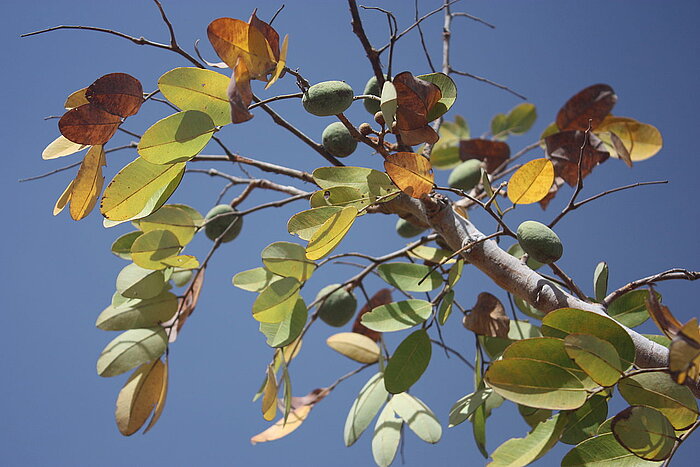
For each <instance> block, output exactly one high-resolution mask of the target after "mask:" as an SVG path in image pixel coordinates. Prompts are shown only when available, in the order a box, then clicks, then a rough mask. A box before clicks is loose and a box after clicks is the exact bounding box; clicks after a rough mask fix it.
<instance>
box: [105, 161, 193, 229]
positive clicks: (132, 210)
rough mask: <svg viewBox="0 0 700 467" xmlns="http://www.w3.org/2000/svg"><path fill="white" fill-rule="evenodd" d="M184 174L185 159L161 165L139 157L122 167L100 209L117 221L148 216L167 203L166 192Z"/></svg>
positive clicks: (110, 185)
mask: <svg viewBox="0 0 700 467" xmlns="http://www.w3.org/2000/svg"><path fill="white" fill-rule="evenodd" d="M184 173H185V163H184V162H183V163H178V164H172V165H157V164H151V163H150V162H148V161H146V160H145V159H143V158H141V157H139V158H137V159H136V160H134V161H133V162H131V163H130V164H129V165H127V166H126V167H124V168H123V169H122V170H120V171H119V173H118V174H117V175H115V177H114V179H112V181H111V182H110V183H109V185H108V186H107V188H105V192H104V195H103V197H102V204H101V206H100V211H101V212H102V215H103V216H105V217H106V218H107V219H110V220H114V221H124V220H129V219H132V218H135V217H137V216H139V217H145V216H147V215H149V214H151V213H152V212H153V211H155V210H156V209H158V208H159V207H160V206H162V205H163V204H165V201H167V197H165V196H164V195H165V194H168V196H169V193H167V192H168V191H170V193H172V191H171V190H170V189H171V188H172V190H174V189H175V188H176V187H177V185H178V184H179V183H180V180H181V179H182V176H183V174H184ZM173 185H174V188H173ZM163 198H165V199H163ZM144 211H149V212H144Z"/></svg>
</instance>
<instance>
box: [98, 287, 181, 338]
mask: <svg viewBox="0 0 700 467" xmlns="http://www.w3.org/2000/svg"><path fill="white" fill-rule="evenodd" d="M175 312H177V297H176V296H175V294H173V293H171V292H167V291H165V292H163V293H161V294H160V295H158V296H155V297H153V298H148V299H144V300H141V299H127V298H123V297H122V300H121V303H119V304H118V305H114V304H112V305H111V306H108V307H107V308H105V309H104V310H103V311H102V313H100V315H99V316H98V317H97V322H96V323H95V326H97V327H98V328H100V329H103V330H105V331H122V330H126V329H134V328H146V327H151V326H156V325H158V324H160V323H164V322H166V321H168V320H169V319H170V318H172V317H173V315H175Z"/></svg>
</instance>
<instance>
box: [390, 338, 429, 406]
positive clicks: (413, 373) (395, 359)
mask: <svg viewBox="0 0 700 467" xmlns="http://www.w3.org/2000/svg"><path fill="white" fill-rule="evenodd" d="M431 352H432V344H431V342H430V337H428V333H427V331H426V330H425V329H419V330H418V331H415V332H413V333H412V334H410V335H409V336H408V337H406V338H405V339H404V340H403V341H402V342H401V343H400V344H399V346H398V347H397V348H396V351H395V352H394V355H392V357H391V360H389V364H388V365H387V366H386V370H385V371H384V385H385V387H386V390H387V391H389V392H390V393H391V394H399V393H401V392H404V391H407V390H408V388H410V387H411V386H413V384H414V383H415V382H416V381H418V380H419V379H420V377H421V376H422V375H423V373H424V372H425V370H426V368H428V364H429V363H430V355H431Z"/></svg>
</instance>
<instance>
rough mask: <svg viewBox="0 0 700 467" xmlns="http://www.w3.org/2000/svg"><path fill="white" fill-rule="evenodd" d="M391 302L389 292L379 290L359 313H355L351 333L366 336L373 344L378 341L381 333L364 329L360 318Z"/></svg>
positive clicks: (387, 290)
mask: <svg viewBox="0 0 700 467" xmlns="http://www.w3.org/2000/svg"><path fill="white" fill-rule="evenodd" d="M392 301H393V299H392V297H391V290H389V289H379V290H378V291H377V292H376V293H375V294H374V295H372V297H371V298H370V299H369V301H368V302H367V303H365V305H364V306H363V307H362V309H360V312H359V313H357V317H356V318H355V322H354V323H353V325H352V332H356V333H359V334H362V335H364V336H367V337H369V338H370V339H372V340H373V341H375V342H376V341H378V340H379V339H380V338H381V336H382V333H381V332H377V331H372V330H371V329H368V328H367V327H365V325H364V324H362V317H363V316H364V315H366V314H367V313H369V312H370V311H372V310H373V309H375V308H377V307H378V306H382V305H386V304H388V303H391V302H392Z"/></svg>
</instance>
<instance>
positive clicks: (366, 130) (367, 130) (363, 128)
mask: <svg viewBox="0 0 700 467" xmlns="http://www.w3.org/2000/svg"><path fill="white" fill-rule="evenodd" d="M358 129H359V130H360V134H361V135H362V136H367V135H369V134H371V133H372V127H371V126H370V125H369V123H367V122H365V123H363V124H362V125H360V127H359V128H358Z"/></svg>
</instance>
